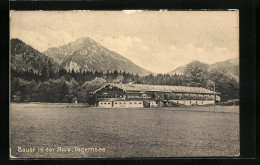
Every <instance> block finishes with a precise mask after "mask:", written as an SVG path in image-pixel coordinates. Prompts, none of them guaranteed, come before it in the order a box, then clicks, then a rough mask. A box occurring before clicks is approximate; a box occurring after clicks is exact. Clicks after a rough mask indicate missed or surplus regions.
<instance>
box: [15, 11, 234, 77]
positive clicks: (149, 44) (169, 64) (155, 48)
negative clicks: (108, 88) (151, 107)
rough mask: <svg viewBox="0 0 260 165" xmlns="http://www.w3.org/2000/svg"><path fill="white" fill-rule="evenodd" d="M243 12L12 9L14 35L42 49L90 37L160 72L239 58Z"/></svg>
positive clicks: (153, 70) (151, 69)
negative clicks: (195, 64) (200, 63)
mask: <svg viewBox="0 0 260 165" xmlns="http://www.w3.org/2000/svg"><path fill="white" fill-rule="evenodd" d="M238 13H239V12H238V11H11V13H10V15H11V16H10V37H11V38H19V39H21V40H22V41H24V42H25V43H27V44H29V45H31V46H32V47H34V48H36V49H37V50H39V51H45V50H46V49H48V48H50V47H57V46H61V45H64V44H67V43H69V42H74V41H75V40H76V39H78V38H81V37H90V38H92V39H94V40H95V41H97V42H99V43H100V44H102V45H103V46H105V47H107V48H108V49H110V50H113V51H115V52H117V53H119V54H121V55H122V56H124V57H126V58H128V59H130V60H131V61H133V62H134V63H136V64H137V65H139V66H141V67H143V68H145V69H147V70H150V71H152V72H156V73H164V72H169V71H171V70H173V69H175V68H176V67H178V66H182V65H185V64H187V63H189V62H191V61H194V60H199V61H202V62H205V63H208V64H211V63H215V62H218V61H224V60H227V59H232V58H236V57H238V56H239V22H238V21H239V17H238V15H239V14H238Z"/></svg>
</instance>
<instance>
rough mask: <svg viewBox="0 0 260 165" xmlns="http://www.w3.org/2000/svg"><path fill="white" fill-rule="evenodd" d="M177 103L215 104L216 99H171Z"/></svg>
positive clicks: (188, 104)
mask: <svg viewBox="0 0 260 165" xmlns="http://www.w3.org/2000/svg"><path fill="white" fill-rule="evenodd" d="M170 101H172V102H174V103H177V104H183V105H187V106H190V105H207V104H214V100H170Z"/></svg>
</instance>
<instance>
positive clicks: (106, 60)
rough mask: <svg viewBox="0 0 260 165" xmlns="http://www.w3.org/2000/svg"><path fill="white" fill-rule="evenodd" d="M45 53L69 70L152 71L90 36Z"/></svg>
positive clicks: (145, 72) (142, 73)
mask: <svg viewBox="0 0 260 165" xmlns="http://www.w3.org/2000/svg"><path fill="white" fill-rule="evenodd" d="M44 54H45V55H47V56H48V57H51V58H52V59H54V61H56V62H57V63H58V64H60V65H61V67H63V68H65V69H67V70H71V69H74V70H80V69H82V70H92V71H103V72H106V71H107V70H109V71H114V70H118V71H119V70H121V71H125V72H129V73H134V74H137V73H138V74H139V75H147V74H150V73H151V72H149V71H147V70H145V69H143V68H141V67H139V66H137V65H136V64H134V63H133V62H131V61H130V60H128V59H127V58H125V57H123V56H121V55H120V54H118V53H116V52H113V51H110V50H108V49H107V48H105V47H104V46H102V45H100V44H99V43H97V42H96V41H94V40H92V39H90V38H88V37H85V38H80V39H77V40H76V41H75V42H72V43H69V44H67V45H63V46H60V47H53V48H49V49H48V50H46V51H45V52H44Z"/></svg>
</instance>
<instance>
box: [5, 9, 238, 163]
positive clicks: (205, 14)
mask: <svg viewBox="0 0 260 165" xmlns="http://www.w3.org/2000/svg"><path fill="white" fill-rule="evenodd" d="M9 44H10V52H9V66H10V67H9V73H10V89H9V91H10V104H9V108H10V109H9V115H10V121H9V135H10V139H9V140H10V141H9V149H10V151H9V153H10V154H9V155H10V158H11V159H41V158H43V159H46V158H186V157H192V158H194V157H238V156H240V137H239V136H240V126H239V111H240V108H239V105H240V97H239V96H240V94H239V88H240V86H239V81H240V77H239V72H240V71H239V11H238V10H235V9H232V10H225V11H224V10H223V11H210V10H200V11H192V10H183V11H174V10H157V11H149V10H121V11H97V10H95V11H94V10H68V11H43V10H41V11H16V10H11V11H10V42H9ZM241 100H242V99H241Z"/></svg>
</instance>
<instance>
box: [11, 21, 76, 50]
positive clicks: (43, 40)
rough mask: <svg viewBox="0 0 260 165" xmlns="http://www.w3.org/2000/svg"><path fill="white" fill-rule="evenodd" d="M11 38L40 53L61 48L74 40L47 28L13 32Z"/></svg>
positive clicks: (52, 28)
mask: <svg viewBox="0 0 260 165" xmlns="http://www.w3.org/2000/svg"><path fill="white" fill-rule="evenodd" d="M11 38H19V39H21V40H23V41H24V42H25V43H27V44H29V45H31V46H32V47H33V48H35V49H37V50H39V51H41V52H42V51H45V50H47V49H48V48H50V47H58V46H62V45H64V44H67V43H68V42H73V41H75V40H76V38H75V37H74V36H73V35H71V34H69V33H67V32H65V31H63V30H57V29H55V27H49V26H42V27H40V28H37V29H31V30H27V31H19V32H16V31H15V30H14V31H13V32H12V33H11Z"/></svg>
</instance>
